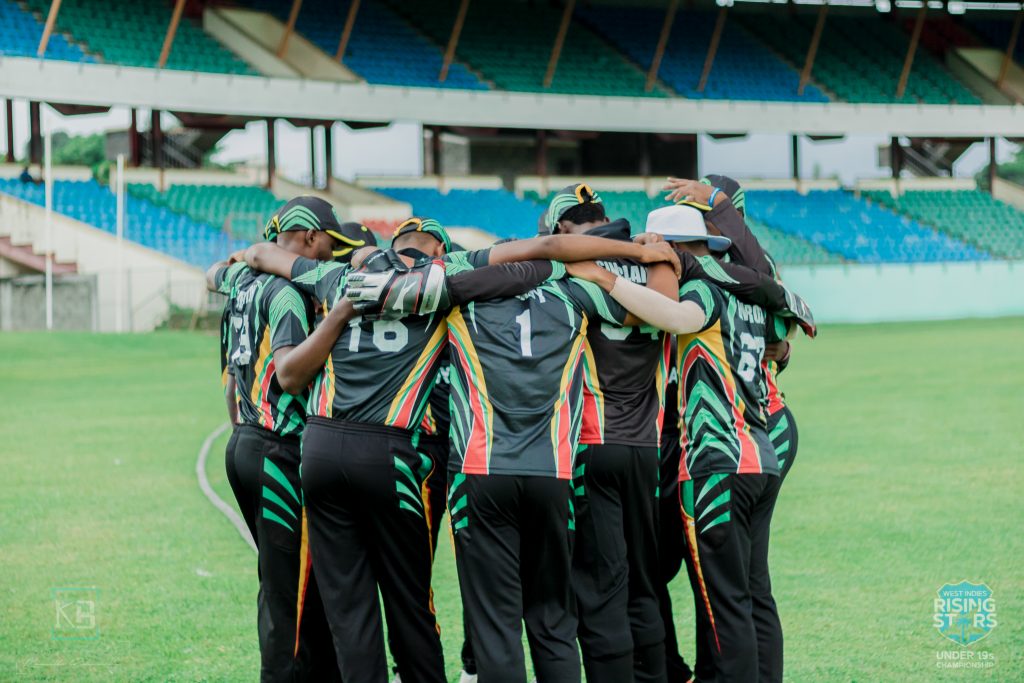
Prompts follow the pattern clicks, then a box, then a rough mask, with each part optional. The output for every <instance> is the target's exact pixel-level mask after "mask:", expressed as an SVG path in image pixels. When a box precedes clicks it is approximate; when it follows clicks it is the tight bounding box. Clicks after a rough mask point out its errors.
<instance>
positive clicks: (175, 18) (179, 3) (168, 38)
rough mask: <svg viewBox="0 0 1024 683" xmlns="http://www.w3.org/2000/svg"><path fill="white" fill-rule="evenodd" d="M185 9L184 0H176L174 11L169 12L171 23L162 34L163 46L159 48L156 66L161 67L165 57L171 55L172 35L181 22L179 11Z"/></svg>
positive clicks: (174, 34) (165, 59)
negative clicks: (165, 33) (163, 34)
mask: <svg viewBox="0 0 1024 683" xmlns="http://www.w3.org/2000/svg"><path fill="white" fill-rule="evenodd" d="M184 10H185V0H176V2H175V3H174V13H173V14H171V23H170V24H168V25H167V35H165V36H164V46H163V48H162V49H161V50H160V59H158V60H157V62H156V68H158V69H162V68H164V65H165V64H167V58H168V57H170V56H171V46H172V45H173V44H174V36H176V35H177V34H178V24H179V23H180V22H181V13H182V12H183V11H184Z"/></svg>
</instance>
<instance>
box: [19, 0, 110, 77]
mask: <svg viewBox="0 0 1024 683" xmlns="http://www.w3.org/2000/svg"><path fill="white" fill-rule="evenodd" d="M42 34H43V24H42V23H41V22H40V21H39V20H37V19H36V18H35V17H34V16H32V15H31V14H29V13H28V12H25V11H24V10H22V9H21V8H20V7H19V6H18V4H17V3H16V2H14V0H0V36H2V37H3V38H2V39H0V55H8V56H11V57H35V56H36V49H37V48H38V47H39V39H40V37H41V36H42ZM46 57H47V58H48V59H62V60H65V61H68V62H95V61H96V60H95V59H94V58H93V57H92V55H88V54H86V53H85V52H83V51H82V48H81V47H80V46H78V45H77V44H75V43H73V42H69V41H68V40H67V39H66V38H65V37H64V36H63V35H62V34H61V33H57V32H54V33H53V34H52V35H51V36H50V42H49V43H47V45H46Z"/></svg>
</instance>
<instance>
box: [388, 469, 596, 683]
mask: <svg viewBox="0 0 1024 683" xmlns="http://www.w3.org/2000/svg"><path fill="white" fill-rule="evenodd" d="M569 486H570V484H569V482H568V481H565V480H563V479H555V478H554V477H530V476H513V475H474V474H470V475H465V474H456V473H452V474H451V476H450V477H449V484H448V510H449V514H450V515H451V522H452V531H453V533H454V535H455V561H456V565H457V567H458V570H459V586H460V590H461V592H462V605H463V609H464V610H465V612H466V614H467V617H468V623H469V633H470V639H471V640H472V642H473V651H474V654H475V655H476V665H477V673H478V675H479V681H480V683H524V682H525V681H526V659H525V656H524V653H523V647H522V624H523V622H525V623H526V635H527V639H528V641H529V644H530V657H531V659H532V660H533V668H534V672H535V673H536V675H537V681H538V683H579V681H580V659H579V651H578V649H577V646H576V627H577V619H576V605H575V599H574V596H573V592H572V585H571V578H570V571H571V553H570V540H569ZM403 678H404V675H403Z"/></svg>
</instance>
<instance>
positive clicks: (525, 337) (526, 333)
mask: <svg viewBox="0 0 1024 683" xmlns="http://www.w3.org/2000/svg"><path fill="white" fill-rule="evenodd" d="M516 324H518V325H519V352H520V353H521V354H522V355H523V358H530V357H532V356H533V346H532V345H531V344H530V341H531V340H530V334H531V333H532V332H533V328H532V327H531V325H530V309H529V308H527V309H526V310H525V311H523V312H522V313H520V314H519V315H517V316H516Z"/></svg>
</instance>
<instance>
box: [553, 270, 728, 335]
mask: <svg viewBox="0 0 1024 683" xmlns="http://www.w3.org/2000/svg"><path fill="white" fill-rule="evenodd" d="M566 269H567V270H568V271H569V274H570V275H572V276H573V277H578V278H580V279H583V280H589V281H590V282H593V283H595V284H597V285H598V286H600V287H601V289H603V290H604V291H605V292H607V293H608V294H609V295H610V296H611V297H612V298H613V299H615V300H616V301H617V302H618V303H619V304H621V305H622V306H623V307H624V308H625V309H626V310H627V311H629V312H630V313H631V314H633V316H634V317H635V318H637V319H638V320H639V321H642V322H643V323H646V324H648V325H651V326H653V327H657V328H658V329H661V330H664V331H666V332H671V333H672V334H692V333H694V332H699V331H701V330H702V329H704V327H705V326H706V325H707V324H708V318H709V316H708V315H707V312H706V310H705V309H704V307H702V306H701V305H699V304H697V303H695V302H694V301H692V300H684V301H676V300H675V298H674V297H672V296H666V295H664V294H661V293H660V292H659V291H658V290H655V289H653V288H650V287H643V286H641V285H638V284H635V283H633V282H630V281H628V280H626V279H625V278H622V277H618V276H617V275H615V274H614V273H611V272H609V271H607V270H605V269H604V268H602V267H601V266H599V265H597V264H596V263H593V262H587V263H582V264H575V263H573V264H566ZM666 284H667V283H662V284H660V285H659V286H660V287H664V286H666ZM673 289H674V287H673Z"/></svg>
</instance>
